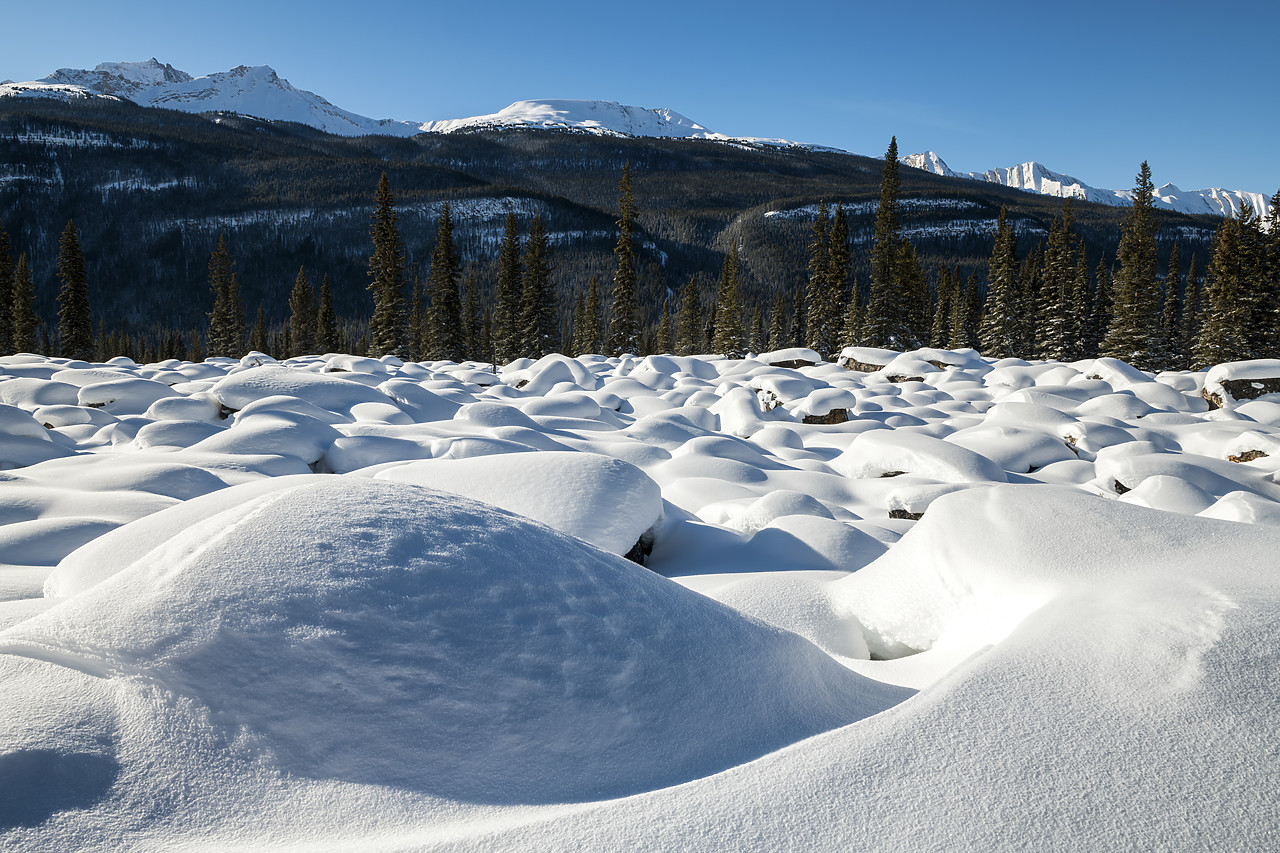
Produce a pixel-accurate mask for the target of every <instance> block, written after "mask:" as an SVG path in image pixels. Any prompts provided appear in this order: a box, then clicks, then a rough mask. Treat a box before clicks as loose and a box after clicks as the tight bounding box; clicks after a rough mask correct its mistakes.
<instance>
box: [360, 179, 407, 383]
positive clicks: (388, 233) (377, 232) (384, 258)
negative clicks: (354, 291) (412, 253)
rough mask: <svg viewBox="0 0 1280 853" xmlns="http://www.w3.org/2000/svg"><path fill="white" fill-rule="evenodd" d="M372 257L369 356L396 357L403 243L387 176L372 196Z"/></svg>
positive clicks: (399, 338)
mask: <svg viewBox="0 0 1280 853" xmlns="http://www.w3.org/2000/svg"><path fill="white" fill-rule="evenodd" d="M373 203H374V210H373V217H372V227H371V228H370V232H369V233H370V236H371V237H372V238H373V254H372V255H370V256H369V290H370V291H371V292H372V293H373V317H372V318H371V319H370V320H369V345H368V346H369V349H368V352H369V355H371V356H373V357H374V358H377V357H379V356H383V355H395V354H396V353H398V352H400V350H401V349H402V348H403V346H404V339H403V338H404V333H403V317H402V314H403V311H404V307H403V303H404V295H403V291H404V243H403V242H402V241H401V240H400V230H399V228H398V227H397V225H396V219H397V217H396V212H395V196H394V195H393V194H392V192H391V183H390V181H388V180H387V173H386V172H383V173H382V177H381V178H380V179H379V180H378V189H377V192H376V193H375V194H374V197H373Z"/></svg>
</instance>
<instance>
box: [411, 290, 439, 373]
mask: <svg viewBox="0 0 1280 853" xmlns="http://www.w3.org/2000/svg"><path fill="white" fill-rule="evenodd" d="M427 313H428V312H427V306H426V305H424V304H423V302H422V282H421V281H419V280H418V277H417V276H416V275H415V276H414V277H413V286H412V287H411V288H409V328H408V330H407V331H406V334H405V336H406V337H407V338H408V342H407V344H406V346H405V355H407V356H408V357H409V358H411V359H413V360H421V359H425V358H428V357H429V356H428V354H429V353H431V352H433V351H434V349H435V347H434V346H433V345H432V343H431V341H432V340H434V337H435V336H434V335H433V334H432V333H431V320H430V318H429V317H428V316H427Z"/></svg>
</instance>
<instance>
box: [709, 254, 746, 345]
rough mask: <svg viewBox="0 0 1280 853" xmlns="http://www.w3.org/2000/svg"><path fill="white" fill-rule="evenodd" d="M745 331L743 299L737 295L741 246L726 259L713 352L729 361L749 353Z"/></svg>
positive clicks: (717, 299) (721, 282) (717, 301)
mask: <svg viewBox="0 0 1280 853" xmlns="http://www.w3.org/2000/svg"><path fill="white" fill-rule="evenodd" d="M746 338H747V335H746V330H745V329H744V328H743V326H742V299H741V296H740V295H739V292H738V247H737V246H736V245H735V246H734V247H733V248H732V249H731V250H730V251H729V255H728V256H727V257H726V258H725V259H724V264H723V266H722V267H721V270H720V287H719V289H718V290H717V292H716V331H715V338H714V340H712V342H711V349H712V350H713V351H715V352H718V353H721V354H722V355H724V356H725V357H726V358H742V356H743V355H745V354H746Z"/></svg>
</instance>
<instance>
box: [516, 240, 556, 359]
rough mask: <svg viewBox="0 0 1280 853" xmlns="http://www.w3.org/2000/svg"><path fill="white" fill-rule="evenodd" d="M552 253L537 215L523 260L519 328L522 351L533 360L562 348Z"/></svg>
mask: <svg viewBox="0 0 1280 853" xmlns="http://www.w3.org/2000/svg"><path fill="white" fill-rule="evenodd" d="M550 254H551V247H550V243H549V242H548V239H547V230H546V226H544V225H543V222H542V217H541V216H535V217H534V218H533V222H531V223H530V224H529V236H528V238H527V239H526V240H525V244H524V255H523V256H522V257H521V259H520V266H521V268H522V269H523V271H524V287H523V290H522V298H521V310H520V325H521V328H522V329H523V333H524V344H523V347H522V349H523V354H524V355H526V356H529V357H531V358H541V357H542V356H544V355H547V354H548V353H550V352H553V351H554V350H555V349H556V348H557V347H558V346H559V331H558V329H557V328H556V304H555V291H554V290H552V289H551V261H550Z"/></svg>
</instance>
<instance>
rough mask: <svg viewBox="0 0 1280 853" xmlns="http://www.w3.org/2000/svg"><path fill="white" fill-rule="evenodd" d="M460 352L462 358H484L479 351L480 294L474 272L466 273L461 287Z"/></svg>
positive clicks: (482, 352)
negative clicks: (465, 278)
mask: <svg viewBox="0 0 1280 853" xmlns="http://www.w3.org/2000/svg"><path fill="white" fill-rule="evenodd" d="M462 352H463V357H464V358H468V359H481V358H484V351H483V350H481V349H480V294H479V293H478V292H477V285H476V271H475V270H471V271H470V272H468V273H467V281H466V284H464V285H463V286H462Z"/></svg>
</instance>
